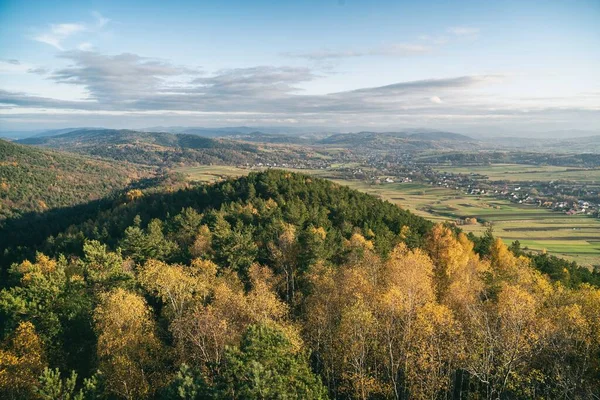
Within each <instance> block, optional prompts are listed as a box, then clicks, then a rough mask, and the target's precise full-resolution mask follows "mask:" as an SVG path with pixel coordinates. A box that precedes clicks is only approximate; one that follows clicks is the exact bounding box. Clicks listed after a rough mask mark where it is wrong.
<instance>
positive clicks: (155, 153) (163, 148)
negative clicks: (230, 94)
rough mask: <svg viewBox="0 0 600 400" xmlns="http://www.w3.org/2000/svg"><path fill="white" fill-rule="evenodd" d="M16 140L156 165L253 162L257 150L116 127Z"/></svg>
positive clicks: (192, 137)
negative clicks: (117, 128)
mask: <svg viewBox="0 0 600 400" xmlns="http://www.w3.org/2000/svg"><path fill="white" fill-rule="evenodd" d="M18 142H19V143H22V144H29V145H36V146H44V147H50V148H54V149H60V150H65V151H71V152H77V153H82V154H89V155H93V156H97V157H102V158H108V159H115V160H122V161H129V162H134V163H139V164H147V165H158V166H160V165H174V164H177V163H184V164H187V163H202V164H212V163H227V164H229V163H242V162H254V161H255V158H256V153H257V149H256V147H255V146H253V145H251V144H244V143H237V142H232V141H227V140H222V139H211V138H205V137H200V136H197V135H176V134H172V133H166V132H140V131H133V130H116V129H83V130H76V131H71V132H67V133H64V134H62V135H57V136H44V137H33V138H27V139H22V140H19V141H18Z"/></svg>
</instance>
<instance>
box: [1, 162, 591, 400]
mask: <svg viewBox="0 0 600 400" xmlns="http://www.w3.org/2000/svg"><path fill="white" fill-rule="evenodd" d="M19 221H20V222H24V221H22V220H15V221H14V222H15V225H12V226H9V227H7V228H6V230H5V231H0V245H1V246H2V250H5V251H2V252H1V254H2V256H3V257H4V262H3V263H2V265H10V264H9V262H8V261H9V258H12V260H14V261H17V263H16V264H13V266H12V267H11V268H10V269H6V268H5V269H4V270H3V272H4V274H5V277H6V279H3V280H2V282H3V284H4V289H2V290H1V291H0V317H1V318H0V341H1V347H0V356H2V357H0V371H2V374H3V375H2V377H3V379H4V380H3V381H0V382H5V383H4V384H2V385H0V395H1V396H2V397H3V398H19V399H20V398H35V396H36V393H40V392H41V393H55V391H56V390H57V389H56V388H57V385H59V384H58V383H57V382H63V379H67V378H66V377H70V378H68V379H69V381H68V382H71V383H70V384H68V385H67V384H66V383H65V384H62V386H60V389H59V390H60V392H61V393H67V394H69V395H75V394H80V398H85V399H88V398H89V399H92V398H136V399H138V398H139V399H151V398H161V399H173V400H174V399H180V398H182V397H183V398H188V399H221V398H232V399H253V398H265V397H266V398H302V399H326V398H339V399H347V398H364V399H380V398H398V397H399V396H398V393H402V398H418V399H427V398H437V397H438V395H440V396H442V397H451V396H452V393H455V392H457V391H460V392H462V393H463V394H464V395H465V396H469V397H474V398H475V397H476V398H486V394H487V393H496V394H498V395H499V397H500V398H528V397H529V396H528V395H527V394H528V393H536V396H541V397H543V398H556V395H557V394H560V393H562V390H563V387H564V385H565V384H569V385H570V388H571V389H570V390H571V392H572V393H573V394H574V396H575V397H576V398H591V396H592V394H593V393H597V390H598V389H599V388H600V386H599V385H600V383H599V382H598V380H597V379H596V377H597V376H598V373H600V365H598V364H597V363H596V362H589V357H590V355H591V354H598V352H599V351H600V341H598V340H596V339H595V337H596V336H593V335H591V334H590V332H599V331H600V325H599V321H600V310H599V309H598V304H599V302H600V290H598V289H597V288H594V287H592V286H589V285H586V284H583V285H582V284H581V283H575V282H573V281H570V280H565V281H561V282H563V284H561V285H554V284H553V282H552V280H551V279H550V278H549V277H548V276H546V275H543V274H542V273H540V272H538V271H536V270H535V269H534V268H533V266H534V265H537V266H538V267H540V266H542V267H543V268H544V269H547V270H548V271H550V270H551V269H552V265H553V263H555V261H554V260H553V259H551V258H548V257H547V256H545V255H539V256H536V257H537V258H536V259H530V258H528V257H525V256H523V255H521V254H520V253H519V252H518V251H517V250H518V249H517V250H514V252H513V251H511V250H510V249H508V248H507V247H506V246H505V245H504V244H503V243H502V241H501V240H499V239H494V238H493V237H491V235H489V234H488V235H486V236H485V237H484V238H483V239H474V240H476V242H475V243H474V242H471V241H470V239H469V238H467V237H466V236H465V235H463V234H460V233H458V232H454V231H452V230H451V229H449V228H448V227H445V226H443V225H435V226H433V225H432V224H431V223H430V222H428V221H425V220H424V219H422V218H420V217H417V216H414V215H412V214H411V213H409V212H407V211H404V210H401V209H400V208H398V207H396V206H394V205H392V204H390V203H387V202H383V201H381V200H378V199H376V198H375V197H373V196H370V195H367V194H363V193H359V192H357V191H354V190H351V189H349V188H347V187H343V186H338V185H336V184H334V183H332V182H330V181H326V180H322V179H318V178H314V177H309V176H306V175H301V174H295V173H290V172H287V171H277V170H270V171H268V172H263V173H252V174H250V175H248V176H246V177H242V178H238V179H235V180H227V181H223V182H219V183H216V184H213V185H203V186H198V187H195V188H188V189H185V190H179V191H177V192H172V193H157V192H153V193H139V195H138V196H135V197H133V198H129V199H127V200H125V201H123V199H119V200H115V201H104V202H99V203H94V204H90V205H89V206H77V207H74V208H72V209H65V210H61V212H60V213H49V215H48V217H47V219H46V220H44V221H43V223H41V224H39V226H40V228H41V229H40V230H34V231H25V230H23V229H22V227H21V228H19V226H18V225H16V223H18V222H19ZM30 222H31V221H30ZM69 225H70V226H69ZM8 231H10V232H18V235H16V236H17V237H15V236H13V235H6V234H5V233H6V232H8ZM46 236H49V237H48V238H46ZM36 250H37V251H42V252H43V253H39V252H38V253H36ZM25 256H27V258H28V259H29V260H27V259H25ZM567 267H569V268H570V267H571V266H570V265H566V266H565V267H564V268H567ZM559 269H560V270H562V269H563V266H562V265H560V267H559ZM23 354H25V355H26V356H24V355H23ZM490 354H493V355H494V356H493V357H490ZM515 354H518V357H517V358H515V357H516V356H515ZM400 360H404V361H402V362H399V361H400ZM516 360H518V361H516ZM45 368H51V369H45ZM523 377H528V378H527V379H523ZM574 377H577V379H575V378H574ZM63 391H64V392H63ZM265 393H269V395H265ZM63 397H66V395H65V396H63ZM492 398H494V397H492Z"/></svg>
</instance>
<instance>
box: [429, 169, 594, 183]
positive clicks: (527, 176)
mask: <svg viewBox="0 0 600 400" xmlns="http://www.w3.org/2000/svg"><path fill="white" fill-rule="evenodd" d="M434 169H436V170H437V171H440V172H452V173H455V174H471V173H473V174H479V175H484V176H487V177H488V179H489V180H490V181H517V182H525V181H559V180H567V181H577V182H585V183H589V184H596V185H599V184H600V169H598V168H596V169H591V168H573V167H557V166H551V165H546V166H539V165H523V164H492V165H489V166H469V167H455V166H440V167H435V168H434Z"/></svg>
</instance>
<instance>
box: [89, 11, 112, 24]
mask: <svg viewBox="0 0 600 400" xmlns="http://www.w3.org/2000/svg"><path fill="white" fill-rule="evenodd" d="M92 15H93V16H94V18H96V26H97V27H98V28H103V27H104V25H106V24H108V23H109V22H110V19H109V18H106V17H104V16H103V15H102V14H100V13H99V12H98V11H93V12H92Z"/></svg>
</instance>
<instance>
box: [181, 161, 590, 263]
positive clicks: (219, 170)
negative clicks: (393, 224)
mask: <svg viewBox="0 0 600 400" xmlns="http://www.w3.org/2000/svg"><path fill="white" fill-rule="evenodd" d="M178 171H179V172H182V173H184V174H186V175H187V176H188V177H189V179H190V180H192V181H201V182H214V181H216V180H219V179H223V178H226V177H232V176H241V175H245V174H247V173H249V172H250V171H252V169H243V168H236V167H228V166H201V167H187V168H181V169H179V170H178ZM299 172H303V173H306V174H312V175H316V176H320V177H323V178H327V179H331V180H333V181H335V182H337V183H339V184H342V185H347V186H349V187H351V188H354V189H357V190H360V191H362V192H366V193H370V194H372V195H375V196H378V197H380V198H382V199H385V200H388V201H390V202H392V203H395V204H398V205H399V206H401V207H403V208H406V209H409V210H411V211H413V212H415V213H416V214H418V215H421V216H423V217H425V218H428V219H430V220H433V221H454V220H457V219H463V218H466V217H472V218H477V220H478V222H479V223H478V224H476V225H462V226H461V227H462V229H463V230H465V231H467V232H474V233H482V232H483V231H485V229H486V226H485V223H486V222H490V223H492V224H493V227H494V232H495V234H496V235H497V236H499V237H501V238H502V239H503V240H505V241H506V242H507V243H510V242H512V241H514V240H519V241H520V242H521V245H522V246H527V247H528V248H529V249H531V250H537V251H541V250H543V249H546V250H547V251H548V252H549V253H551V254H555V255H557V256H560V257H564V258H568V259H571V260H575V261H577V262H578V263H579V264H581V265H597V264H600V220H598V219H595V218H592V217H588V216H581V215H575V216H568V215H566V214H562V213H557V212H553V211H550V210H547V209H544V208H538V207H535V206H530V205H522V204H515V203H511V202H509V201H505V200H498V199H495V198H493V197H485V196H484V197H477V196H472V195H466V194H464V193H462V192H460V191H457V190H454V189H448V188H442V187H436V186H430V185H424V184H419V183H392V184H381V185H371V184H368V183H366V182H363V181H358V180H342V179H340V178H339V176H337V174H336V172H335V171H331V170H299Z"/></svg>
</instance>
